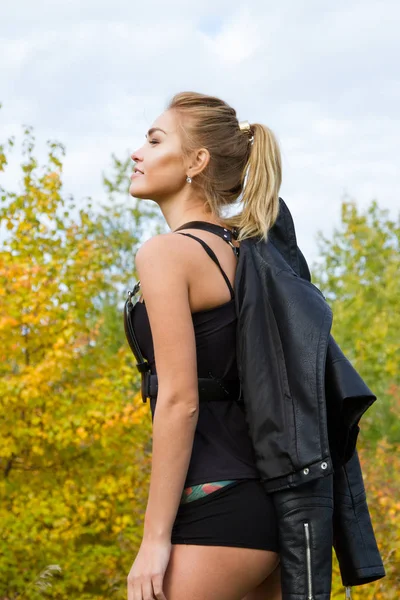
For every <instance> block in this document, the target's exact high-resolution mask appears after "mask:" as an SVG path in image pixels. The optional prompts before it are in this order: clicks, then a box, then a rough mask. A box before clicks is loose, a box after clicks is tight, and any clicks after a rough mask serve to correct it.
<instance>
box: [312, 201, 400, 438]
mask: <svg viewBox="0 0 400 600" xmlns="http://www.w3.org/2000/svg"><path fill="white" fill-rule="evenodd" d="M319 249H320V254H321V260H320V262H319V263H318V264H317V265H315V267H314V273H315V276H316V277H315V280H316V282H317V285H318V286H319V287H320V288H321V289H322V291H323V292H324V294H325V295H326V298H327V300H328V302H329V303H330V305H331V307H332V309H333V328H332V333H333V335H334V337H335V339H336V340H337V341H338V343H339V345H340V346H341V348H342V349H343V351H344V352H345V354H346V356H347V357H348V358H349V360H351V362H352V363H353V365H354V366H355V368H356V369H357V370H358V371H359V372H360V374H361V375H362V377H363V378H364V379H365V381H366V383H367V384H368V385H369V386H370V388H371V390H372V391H373V392H374V393H375V394H376V395H377V396H378V401H377V402H376V403H375V404H374V405H373V406H372V408H371V409H370V410H369V411H368V412H367V413H366V414H365V416H364V417H363V419H362V426H363V434H365V436H366V438H368V440H370V441H371V442H374V443H376V442H377V441H378V440H379V439H381V438H382V437H384V436H387V439H388V441H392V442H395V443H399V442H400V423H399V420H398V419H397V418H395V416H394V411H395V404H394V403H395V396H394V395H393V393H392V389H393V388H397V389H398V388H399V384H400V368H399V367H400V337H399V331H400V300H399V299H400V218H398V219H397V221H393V220H391V219H390V218H389V216H388V211H387V210H383V209H380V208H379V206H378V204H377V202H372V203H371V205H370V206H369V207H368V208H367V210H366V211H365V212H362V211H360V210H359V209H358V208H357V205H356V204H355V202H353V201H348V200H345V201H343V203H342V223H341V227H340V229H337V230H335V231H334V234H333V238H332V240H328V239H325V238H324V237H323V236H322V235H321V234H320V236H319Z"/></svg>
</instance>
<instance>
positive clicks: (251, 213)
mask: <svg viewBox="0 0 400 600" xmlns="http://www.w3.org/2000/svg"><path fill="white" fill-rule="evenodd" d="M167 110H173V111H174V112H175V113H176V114H177V115H178V126H179V128H180V131H181V137H182V148H183V152H184V155H186V156H187V155H188V154H190V152H192V151H194V150H195V149H196V148H207V150H208V151H209V153H210V161H209V163H208V165H207V166H206V168H205V169H204V170H203V171H202V172H201V173H200V174H199V175H197V176H196V177H194V178H193V185H195V186H200V187H201V189H202V190H203V192H204V194H205V197H206V206H207V210H209V211H212V212H213V213H214V214H216V215H217V217H218V218H219V220H220V222H221V223H223V225H224V226H225V227H227V228H234V227H236V228H238V238H237V239H238V240H239V241H241V240H244V239H246V238H249V237H254V236H255V237H260V238H262V239H264V240H266V239H267V236H268V231H269V229H270V228H271V227H272V225H273V224H274V223H275V220H276V218H277V216H278V211H279V188H280V186H281V181H282V165H281V153H280V150H279V145H278V142H277V140H276V138H275V135H274V134H273V132H272V131H271V130H270V129H269V128H268V127H266V126H265V125H261V124H260V123H252V124H251V129H250V132H247V131H242V130H241V129H240V128H239V122H238V120H237V117H236V111H235V110H234V109H233V108H232V107H231V106H229V104H227V103H226V102H224V101H223V100H220V99H219V98H216V97H214V96H207V95H204V94H199V93H196V92H182V93H180V94H176V95H175V96H174V97H173V98H172V100H171V101H170V103H169V105H168V107H167ZM250 136H252V137H253V143H251V138H250ZM246 175H247V177H246ZM240 194H242V198H241V202H242V203H243V208H242V211H241V212H240V213H239V214H237V215H234V216H231V217H222V215H221V211H222V209H223V208H224V207H226V206H228V205H231V204H233V203H234V202H235V201H236V200H237V199H238V197H239V196H240Z"/></svg>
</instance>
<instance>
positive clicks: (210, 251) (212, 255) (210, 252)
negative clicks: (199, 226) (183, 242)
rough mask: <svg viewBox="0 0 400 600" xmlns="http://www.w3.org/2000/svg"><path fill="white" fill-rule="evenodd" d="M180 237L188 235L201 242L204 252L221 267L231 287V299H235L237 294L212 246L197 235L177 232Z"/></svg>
mask: <svg viewBox="0 0 400 600" xmlns="http://www.w3.org/2000/svg"><path fill="white" fill-rule="evenodd" d="M176 233H177V234H178V235H186V236H187V237H191V238H193V239H194V240H197V241H198V242H200V244H201V245H202V246H203V248H204V250H205V251H206V252H207V254H208V256H209V257H210V258H212V259H213V261H214V262H215V264H216V265H217V266H218V267H219V270H220V271H221V273H222V275H223V276H224V279H225V281H226V283H227V285H228V287H229V291H230V293H231V298H234V296H235V292H234V291H233V288H232V286H231V282H230V281H229V278H228V276H227V275H226V273H225V271H224V270H223V268H222V267H221V265H220V262H219V260H218V258H217V257H216V255H215V252H214V251H213V250H211V248H210V246H208V244H206V242H205V241H204V240H202V239H200V238H198V237H197V236H195V235H192V234H191V233H182V232H180V231H177V232H176Z"/></svg>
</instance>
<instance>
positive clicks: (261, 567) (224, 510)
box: [128, 92, 282, 600]
mask: <svg viewBox="0 0 400 600" xmlns="http://www.w3.org/2000/svg"><path fill="white" fill-rule="evenodd" d="M132 159H133V160H134V161H135V169H134V173H133V174H132V176H131V181H132V182H131V186H130V190H129V191H130V194H131V195H132V196H134V197H136V198H146V199H152V200H154V201H155V202H157V204H158V205H159V206H160V209H161V211H162V213H163V215H164V218H165V220H166V222H167V224H168V226H169V228H170V229H171V232H170V233H167V234H163V235H157V236H154V237H152V238H151V239H150V240H148V241H147V242H146V243H144V244H143V245H142V246H141V248H140V249H139V251H138V252H137V254H136V268H137V271H138V275H139V279H140V287H141V291H142V297H141V298H140V299H139V301H138V302H137V303H136V305H135V311H134V323H135V331H136V333H137V337H138V340H139V342H140V346H141V349H142V352H143V353H144V355H145V356H146V358H147V360H148V361H149V363H150V365H151V368H152V373H157V377H158V392H157V402H156V403H155V401H153V402H152V404H151V409H152V416H153V455H152V473H151V480H150V489H149V497H148V504H147V509H146V514H145V522H144V532H143V539H142V543H141V546H140V549H139V552H138V555H137V557H136V559H135V561H134V563H133V565H132V568H131V570H130V573H129V575H128V600H150V599H154V598H157V599H163V600H165V599H167V600H242V599H243V600H244V599H245V600H261V599H262V600H279V599H281V597H282V596H281V589H280V568H279V547H278V529H277V524H276V515H275V513H274V508H273V504H272V501H271V500H270V498H269V496H268V495H267V494H266V493H265V491H264V489H263V488H262V486H261V483H260V480H259V473H258V472H257V469H256V466H255V458H254V453H253V452H254V451H253V448H252V444H251V440H250V437H249V434H248V430H247V426H246V421H245V415H244V411H243V409H242V408H241V404H240V402H238V401H237V400H236V399H232V398H230V399H228V400H224V399H223V400H216V399H215V400H213V399H212V398H210V401H209V402H199V390H198V378H199V377H214V378H218V379H221V380H222V381H223V382H229V383H230V384H233V383H234V382H238V381H239V379H238V373H237V364H236V338H235V336H236V312H235V299H234V289H233V286H234V280H235V269H236V261H237V253H238V252H239V248H240V241H241V240H242V239H245V238H246V237H250V236H262V237H264V238H265V237H266V235H267V233H268V230H269V228H270V227H272V225H273V223H274V221H275V219H276V217H277V214H278V192H279V187H280V183H281V158H280V152H279V147H278V144H277V142H276V140H275V137H274V135H273V133H272V132H271V131H270V130H269V129H268V128H267V127H265V126H263V125H260V124H253V125H252V126H250V125H249V124H248V123H247V122H244V123H239V122H238V120H237V118H236V112H235V110H234V109H233V108H231V107H230V106H229V105H228V104H226V103H225V102H223V101H222V100H220V99H218V98H214V97H211V96H205V95H202V94H197V93H192V92H187V93H182V94H178V95H176V96H175V97H174V98H173V99H172V101H171V103H170V104H169V106H168V108H167V110H166V111H165V112H164V113H163V114H161V115H160V116H159V117H158V118H157V119H156V121H155V122H154V124H153V126H152V127H151V129H150V130H149V131H148V133H147V135H146V142H145V143H144V145H143V146H142V147H141V148H140V149H138V150H137V151H135V152H133V154H132ZM246 174H247V181H246V182H245V176H246ZM241 194H242V203H243V207H242V211H241V213H240V214H239V215H236V216H232V217H229V218H228V217H225V218H224V217H223V216H222V215H221V213H222V209H223V208H225V207H226V206H230V205H233V204H234V202H235V201H236V200H237V199H238V197H239V196H240V195H241ZM194 222H196V223H194ZM199 222H200V224H199ZM190 225H192V226H193V225H198V226H200V227H201V229H200V230H199V229H198V228H194V227H192V228H190ZM178 229H179V231H177V230H178ZM215 234H217V235H215ZM232 234H235V235H232ZM227 241H228V242H229V243H226V242H227ZM224 242H225V243H224ZM201 246H203V247H201ZM232 247H233V249H234V252H232ZM210 258H212V259H213V261H214V263H216V266H217V267H218V268H216V266H215V265H213V262H212V261H211V260H210Z"/></svg>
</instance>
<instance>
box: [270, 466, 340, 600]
mask: <svg viewBox="0 0 400 600" xmlns="http://www.w3.org/2000/svg"><path fill="white" fill-rule="evenodd" d="M270 496H271V497H272V500H273V503H274V507H275V511H276V515H277V518H278V525H279V527H278V529H279V554H280V559H281V560H280V564H281V584H282V600H301V599H303V598H313V600H330V597H331V585H332V541H333V528H332V523H333V521H332V516H333V474H330V475H328V476H326V477H321V478H319V479H315V480H313V481H310V482H308V483H305V484H302V485H299V486H296V487H295V488H289V489H285V490H280V491H278V492H273V493H271V494H270Z"/></svg>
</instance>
